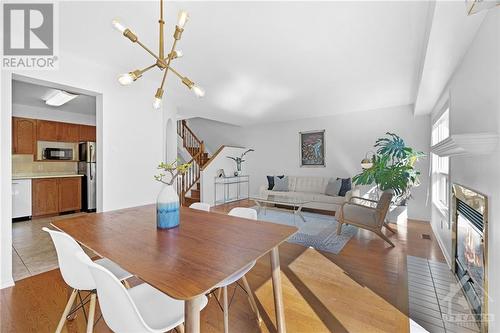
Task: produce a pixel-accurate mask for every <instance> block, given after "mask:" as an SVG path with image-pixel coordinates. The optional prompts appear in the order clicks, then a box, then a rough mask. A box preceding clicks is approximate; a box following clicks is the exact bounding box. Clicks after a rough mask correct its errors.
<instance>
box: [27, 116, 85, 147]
mask: <svg viewBox="0 0 500 333" xmlns="http://www.w3.org/2000/svg"><path fill="white" fill-rule="evenodd" d="M37 139H38V140H41V141H59V142H78V141H79V139H80V126H79V125H77V124H69V123H60V122H57V121H48V120H37Z"/></svg>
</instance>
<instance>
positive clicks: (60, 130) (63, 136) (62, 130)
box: [57, 123, 80, 142]
mask: <svg viewBox="0 0 500 333" xmlns="http://www.w3.org/2000/svg"><path fill="white" fill-rule="evenodd" d="M79 140H80V125H77V124H68V123H58V124H57V141H62V142H78V141H79Z"/></svg>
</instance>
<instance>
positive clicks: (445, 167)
mask: <svg viewBox="0 0 500 333" xmlns="http://www.w3.org/2000/svg"><path fill="white" fill-rule="evenodd" d="M449 135H450V118H449V108H447V109H446V111H445V112H444V113H443V114H442V115H441V117H439V119H438V120H437V121H436V122H435V123H434V125H432V138H431V142H432V145H435V144H437V143H439V142H441V141H443V140H444V139H446V138H447V137H448V136H449ZM449 170H450V161H449V157H447V156H445V157H440V156H438V155H436V154H432V193H433V195H432V197H433V202H434V204H435V205H436V206H438V207H439V208H441V209H444V210H447V209H448V207H449V196H450V192H449V188H450V184H449V176H448V175H449Z"/></svg>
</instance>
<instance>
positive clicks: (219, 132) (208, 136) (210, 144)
mask: <svg viewBox="0 0 500 333" xmlns="http://www.w3.org/2000/svg"><path fill="white" fill-rule="evenodd" d="M186 121H187V124H188V126H189V128H191V130H193V132H194V133H195V135H196V136H197V137H198V139H200V140H202V141H204V143H205V146H206V147H207V148H208V151H209V152H210V153H215V152H216V151H217V149H219V147H220V146H223V145H226V146H239V145H241V141H242V140H241V130H242V127H240V126H235V125H231V124H226V123H222V122H220V121H214V120H210V119H205V118H190V119H187V120H186Z"/></svg>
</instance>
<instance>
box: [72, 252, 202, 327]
mask: <svg viewBox="0 0 500 333" xmlns="http://www.w3.org/2000/svg"><path fill="white" fill-rule="evenodd" d="M77 256H78V259H79V260H80V262H82V263H83V264H85V265H86V266H87V267H88V269H89V271H90V273H91V274H92V277H93V278H94V281H95V284H96V286H97V294H98V295H99V303H100V306H101V312H102V316H103V318H104V321H106V324H107V325H108V326H109V327H110V328H111V329H112V330H113V331H115V332H151V333H159V332H167V331H169V330H171V329H173V328H175V327H177V326H179V325H180V324H182V323H183V322H184V301H179V300H175V299H173V298H171V297H169V296H167V295H165V294H163V293H162V292H160V291H158V290H157V289H155V288H153V287H152V286H150V285H149V284H147V283H143V284H141V285H139V286H136V287H133V288H130V289H125V287H124V286H123V285H122V284H121V283H120V281H119V280H118V279H117V278H116V277H115V276H114V275H113V274H112V273H111V272H110V271H108V270H107V269H105V268H104V267H102V266H100V265H97V264H95V263H94V262H92V260H90V259H89V258H88V257H87V256H85V254H83V253H81V252H80V253H78V254H77ZM207 303H208V300H207V298H206V297H205V296H203V299H202V302H201V305H200V310H201V309H203V308H204V307H205V306H206V305H207Z"/></svg>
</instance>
